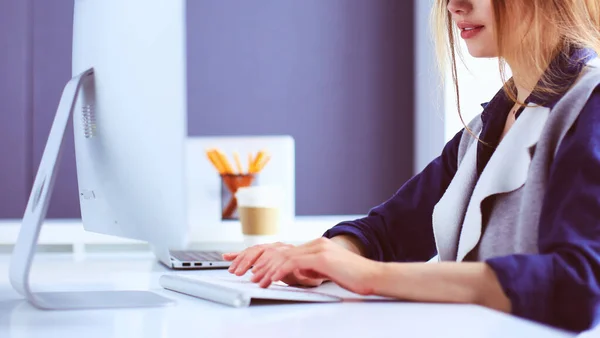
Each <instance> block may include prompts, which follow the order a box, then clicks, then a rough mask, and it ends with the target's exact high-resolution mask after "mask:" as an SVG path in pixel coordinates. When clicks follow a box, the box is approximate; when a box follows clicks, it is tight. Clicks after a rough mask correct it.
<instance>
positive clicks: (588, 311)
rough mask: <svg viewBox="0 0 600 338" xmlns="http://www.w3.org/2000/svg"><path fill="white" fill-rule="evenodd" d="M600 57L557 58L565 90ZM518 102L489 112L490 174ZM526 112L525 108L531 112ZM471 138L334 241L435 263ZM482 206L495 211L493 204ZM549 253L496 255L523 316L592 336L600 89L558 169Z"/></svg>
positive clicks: (498, 102) (502, 100)
mask: <svg viewBox="0 0 600 338" xmlns="http://www.w3.org/2000/svg"><path fill="white" fill-rule="evenodd" d="M595 56H596V55H595V54H594V53H593V52H592V51H590V50H586V49H576V50H574V51H573V52H572V53H571V54H570V56H569V57H557V58H556V59H555V60H554V61H553V63H552V65H551V68H552V69H553V70H558V71H560V72H561V75H562V76H561V77H562V79H564V83H563V85H564V86H563V88H568V87H569V86H570V84H572V83H573V82H574V81H575V80H576V78H577V76H578V74H579V72H580V71H581V68H582V66H583V64H584V63H585V62H587V61H588V60H589V59H591V58H592V57H595ZM561 97H562V95H554V96H551V95H545V96H544V95H538V94H532V95H531V96H530V97H529V98H528V99H527V101H526V102H528V103H533V104H537V105H542V106H544V107H548V108H552V107H553V106H554V105H555V104H556V102H557V101H558V100H559V99H560V98H561ZM513 104H514V103H513V102H512V101H511V100H510V99H509V98H508V97H507V95H506V94H505V93H504V92H503V91H502V90H501V91H500V92H498V94H496V96H495V97H494V98H493V99H492V101H491V102H489V103H488V104H484V111H483V113H482V114H481V119H482V122H483V129H482V132H481V135H480V138H481V139H482V140H483V141H485V142H487V143H488V144H491V145H492V147H490V146H486V145H484V144H482V143H480V144H479V145H478V151H477V166H478V172H479V173H480V174H481V172H482V171H483V169H484V168H485V166H486V164H487V162H488V161H489V159H490V157H491V156H492V154H493V152H494V149H495V146H496V145H497V144H498V140H499V138H500V135H501V133H502V131H503V130H504V125H505V122H506V118H507V117H508V114H509V111H510V109H511V108H512V106H513ZM521 111H522V110H521ZM462 132H463V131H460V132H459V133H457V134H456V136H454V138H453V139H452V140H450V142H448V143H447V144H446V146H445V147H444V149H443V151H442V154H441V155H440V156H439V157H438V158H436V159H435V160H433V161H432V162H431V163H430V164H429V165H428V166H427V167H426V168H425V169H424V170H423V171H422V172H421V173H419V174H418V175H416V176H415V177H413V178H412V179H411V180H409V181H408V182H407V183H405V184H404V185H403V186H402V187H401V188H400V189H399V190H398V191H397V192H396V194H395V195H394V196H393V197H392V198H391V199H389V200H388V201H386V202H385V203H383V204H381V205H379V206H377V207H375V208H373V209H372V210H371V211H370V212H369V214H368V216H367V217H365V218H362V219H358V220H354V221H348V222H343V223H341V224H338V225H336V226H335V227H333V228H332V229H330V230H329V231H327V232H326V233H325V234H324V236H325V237H328V238H332V237H335V236H338V235H342V234H346V235H352V236H354V237H356V238H357V239H358V240H359V241H360V242H361V243H362V244H363V246H364V248H365V250H366V256H367V257H368V258H371V259H373V260H378V261H385V262H415V261H427V260H429V259H431V258H432V257H433V256H435V255H436V248H435V242H434V236H433V228H432V214H433V208H434V206H435V205H436V204H437V203H438V201H439V200H440V198H441V197H442V195H443V194H444V192H445V191H446V189H447V187H448V185H449V184H450V181H451V180H452V178H453V177H454V174H455V173H456V171H457V154H458V145H459V142H460V139H461V136H462ZM482 208H485V209H488V210H487V211H484V214H489V210H490V209H491V208H493V200H490V201H489V202H488V201H486V203H484V205H483V206H482ZM538 247H539V254H536V255H509V256H505V257H496V258H492V259H489V260H488V261H487V262H486V263H487V264H489V266H490V267H491V268H492V269H493V270H494V271H495V273H496V275H497V276H498V279H499V281H500V284H501V285H502V287H503V289H504V292H505V293H506V295H507V296H508V297H509V298H510V300H511V302H512V309H513V314H515V315H517V316H520V317H524V318H527V319H531V320H535V321H538V322H542V323H546V324H549V325H553V326H557V327H561V328H565V329H569V330H573V331H582V330H585V329H588V328H589V327H591V326H593V325H594V324H595V323H596V321H597V320H598V319H600V283H599V280H600V86H599V87H598V88H596V90H595V91H594V93H593V94H592V96H591V97H590V99H589V101H588V102H587V103H586V105H585V107H584V108H583V110H582V112H581V113H580V115H579V117H578V119H577V121H576V122H575V124H574V125H573V127H572V128H571V129H570V130H569V131H568V133H567V135H566V136H565V138H564V139H563V141H562V143H561V145H560V147H559V149H558V152H557V154H556V157H555V159H554V162H553V164H552V167H551V171H550V177H549V182H548V188H547V191H546V195H545V198H544V202H543V206H542V213H541V217H540V224H539V239H538Z"/></svg>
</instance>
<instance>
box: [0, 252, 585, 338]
mask: <svg viewBox="0 0 600 338" xmlns="http://www.w3.org/2000/svg"><path fill="white" fill-rule="evenodd" d="M8 266H9V257H8V256H6V255H4V256H0V337H11V338H17V337H19V338H21V337H44V338H47V337H63V338H69V337H78V338H79V337H85V338H92V337H103V338H110V337H126V338H137V337H150V338H151V337H157V338H158V337H194V338H196V337H261V338H268V337H277V338H280V337H302V338H306V337H327V336H331V337H445V338H452V337H460V338H465V337H477V338H481V337H498V338H504V337H511V338H517V337H536V338H545V337H548V338H553V337H557V338H558V337H572V336H574V335H572V334H570V333H566V332H563V331H559V330H555V329H551V328H547V327H544V326H542V325H538V324H535V323H531V322H528V321H525V320H521V319H518V318H514V317H512V316H509V315H505V314H502V313H498V312H495V311H492V310H488V309H485V308H481V307H478V306H471V305H440V304H416V303H402V302H398V303H384V302H380V303H376V302H375V303H373V302H371V303H366V302H365V303H338V304H274V305H253V306H251V307H250V308H245V309H235V308H229V307H226V306H223V305H220V304H215V303H211V302H207V301H204V300H200V299H196V298H192V297H187V296H184V295H180V294H176V293H173V292H170V291H167V290H163V289H161V288H160V287H159V285H158V282H157V281H158V278H159V276H160V275H162V274H164V273H173V272H170V271H169V270H167V269H166V268H164V267H163V266H162V265H160V264H158V263H156V262H155V261H154V259H153V258H152V257H151V256H150V255H149V254H145V253H143V254H142V253H141V254H137V255H136V254H131V253H128V254H126V255H117V254H110V255H109V254H102V255H97V256H89V257H87V258H86V260H85V261H82V262H74V261H73V259H72V256H71V255H65V254H63V255H57V254H41V255H38V257H36V261H35V263H34V269H33V276H32V283H33V285H34V289H35V290H36V291H50V290H55V291H60V290H70V291H74V290H111V289H112V290H117V289H152V290H154V291H156V292H157V293H159V294H161V295H164V296H167V297H170V298H172V299H175V300H176V301H177V304H176V305H174V306H170V307H166V308H155V309H141V310H140V309H125V310H95V311H60V312H50V311H40V310H37V309H35V308H33V307H32V306H30V305H29V304H28V303H27V302H25V301H23V300H21V299H20V297H19V295H18V294H17V293H16V292H14V291H13V290H12V288H11V286H10V283H9V280H8ZM186 273H190V274H204V275H210V274H212V275H222V274H226V271H225V270H213V271H190V272H186Z"/></svg>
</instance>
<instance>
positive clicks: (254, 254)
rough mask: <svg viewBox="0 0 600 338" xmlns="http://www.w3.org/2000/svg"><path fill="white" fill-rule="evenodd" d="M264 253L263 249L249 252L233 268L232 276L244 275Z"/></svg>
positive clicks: (258, 248) (259, 248) (257, 248)
mask: <svg viewBox="0 0 600 338" xmlns="http://www.w3.org/2000/svg"><path fill="white" fill-rule="evenodd" d="M264 252H265V249H264V248H263V247H256V248H255V249H254V250H249V252H248V254H247V255H246V256H244V258H243V259H241V260H240V262H239V264H238V266H237V267H236V268H235V271H234V274H236V275H237V276H242V275H244V274H245V273H246V272H248V269H250V267H251V266H252V264H254V262H256V260H257V259H259V258H260V256H261V255H262V254H263V253H264Z"/></svg>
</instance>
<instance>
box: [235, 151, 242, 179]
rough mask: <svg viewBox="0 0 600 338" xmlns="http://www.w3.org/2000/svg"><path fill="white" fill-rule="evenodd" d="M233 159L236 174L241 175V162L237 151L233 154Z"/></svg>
mask: <svg viewBox="0 0 600 338" xmlns="http://www.w3.org/2000/svg"><path fill="white" fill-rule="evenodd" d="M233 159H234V161H235V165H236V167H237V170H238V174H240V175H242V174H243V173H244V169H243V168H242V161H241V160H240V154H239V153H238V152H237V151H234V152H233Z"/></svg>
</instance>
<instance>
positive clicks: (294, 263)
mask: <svg viewBox="0 0 600 338" xmlns="http://www.w3.org/2000/svg"><path fill="white" fill-rule="evenodd" d="M321 256H322V254H318V253H313V254H307V255H299V256H295V257H294V258H293V259H288V260H286V261H285V262H283V263H282V264H281V265H280V266H279V267H277V268H275V269H274V271H273V273H271V274H269V275H270V276H271V277H270V278H271V281H277V280H280V279H281V278H283V277H284V276H285V275H287V274H289V273H291V272H292V271H294V270H297V269H298V270H308V269H310V270H313V271H315V272H316V273H323V272H324V270H325V269H327V267H325V266H323V264H322V259H321ZM265 277H266V276H265Z"/></svg>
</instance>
